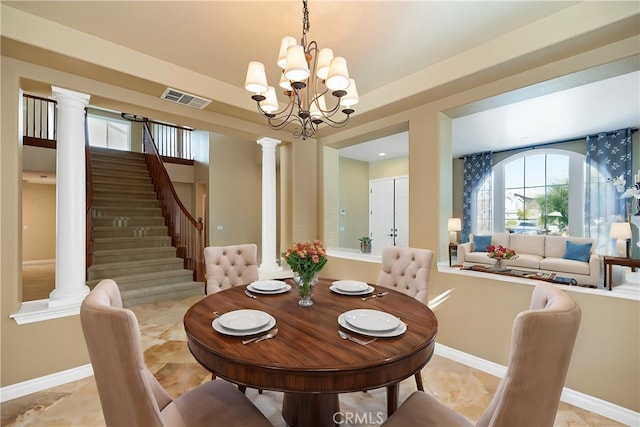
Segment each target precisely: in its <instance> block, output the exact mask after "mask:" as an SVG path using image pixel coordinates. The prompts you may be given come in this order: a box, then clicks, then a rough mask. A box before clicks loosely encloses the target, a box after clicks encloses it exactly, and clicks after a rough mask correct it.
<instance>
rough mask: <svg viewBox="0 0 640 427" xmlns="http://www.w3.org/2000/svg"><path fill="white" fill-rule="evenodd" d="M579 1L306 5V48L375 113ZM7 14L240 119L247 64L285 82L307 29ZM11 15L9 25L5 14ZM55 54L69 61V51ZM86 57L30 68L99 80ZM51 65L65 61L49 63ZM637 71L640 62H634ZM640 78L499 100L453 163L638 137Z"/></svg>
mask: <svg viewBox="0 0 640 427" xmlns="http://www.w3.org/2000/svg"><path fill="white" fill-rule="evenodd" d="M578 3H580V2H575V1H426V0H425V1H415V0H414V1H401V0H389V1H346V0H342V1H329V0H310V1H309V12H310V15H309V18H310V23H311V27H310V33H309V39H310V40H317V41H318V43H319V45H320V47H331V48H332V49H333V51H334V54H336V55H339V56H344V57H345V58H346V59H347V61H348V66H349V73H350V75H351V77H353V78H355V80H356V82H357V86H358V91H359V93H360V97H361V101H362V102H361V103H360V104H358V105H356V106H355V108H356V113H355V114H356V116H357V114H358V113H359V112H360V113H363V112H366V111H367V109H368V108H370V107H369V106H370V105H373V104H376V103H375V102H373V99H374V98H375V96H377V94H379V93H384V92H385V91H384V90H381V89H387V90H392V89H390V88H395V87H397V84H398V81H399V80H400V79H403V78H406V77H407V76H411V75H415V74H416V73H418V72H420V71H422V70H425V69H426V68H428V67H431V66H434V64H437V63H440V62H442V61H444V60H447V59H450V58H453V57H455V56H456V55H459V54H462V53H464V52H465V51H468V50H469V49H472V48H474V47H476V46H479V45H482V44H484V43H487V42H490V41H491V40H493V39H496V38H498V37H501V36H505V35H507V34H509V33H510V32H512V31H515V30H518V29H520V28H522V27H525V26H527V25H528V24H531V23H534V22H536V21H539V20H541V19H545V18H546V17H548V16H550V15H552V14H555V13H558V12H561V11H563V10H564V9H566V8H571V7H573V6H575V5H577V4H578ZM2 6H3V7H4V8H6V7H9V8H12V9H13V10H17V11H21V12H19V13H22V12H26V13H28V14H30V15H35V16H38V17H41V18H44V19H46V20H47V22H49V21H51V22H53V23H57V24H60V25H63V26H65V27H68V28H70V29H73V31H80V32H82V33H85V35H90V36H89V38H85V37H82V38H81V37H75V36H73V35H72V33H70V34H69V35H70V36H71V38H70V39H69V40H67V41H66V42H65V43H67V44H73V43H76V42H77V43H80V40H82V42H83V43H90V44H91V43H93V41H94V40H95V41H96V44H95V45H96V46H103V47H108V46H106V45H100V43H98V40H99V39H102V40H106V41H108V42H109V43H112V44H116V45H120V46H126V47H128V48H129V49H131V50H132V52H133V53H137V54H143V55H147V57H148V58H155V59H158V60H161V61H163V64H175V65H177V66H179V67H181V69H186V70H191V71H193V72H195V73H197V75H196V76H197V77H198V78H200V77H203V78H205V79H208V80H206V83H209V82H211V84H210V85H209V84H207V85H203V86H202V87H201V89H200V90H195V91H194V90H189V88H186V87H177V89H181V90H185V91H187V92H191V93H194V94H196V95H199V96H202V97H205V98H209V99H213V101H214V102H213V103H212V105H211V107H208V108H227V106H231V107H233V108H236V110H243V111H245V112H253V111H255V104H254V103H253V101H251V99H250V94H249V93H248V92H246V91H244V90H243V89H241V88H242V86H243V84H244V77H245V73H246V67H247V63H248V62H249V61H251V60H258V61H261V62H263V63H264V64H265V66H266V68H267V76H268V78H269V81H270V82H271V84H275V81H276V78H277V77H276V75H277V73H278V72H279V70H278V69H277V66H276V65H275V57H276V56H277V51H278V47H279V43H280V40H281V38H282V37H283V36H284V35H292V36H294V37H296V38H300V35H301V29H302V24H301V19H302V4H301V1H300V0H283V1H244V0H242V1H123V2H114V1H5V0H2ZM4 12H5V15H6V12H7V9H5V10H4ZM57 24H55V25H57ZM77 34H78V35H79V34H80V33H77ZM2 36H3V55H5V54H6V55H11V56H15V57H20V56H21V55H27V51H28V49H25V48H24V46H21V45H19V44H18V45H16V46H17V48H15V49H11V45H10V44H9V43H7V41H8V40H7V36H6V32H5V31H4V29H3V34H2ZM54 50H55V49H54ZM59 50H60V51H64V49H63V48H60V49H59ZM134 51H135V52H134ZM63 55H64V54H63ZM86 58H87V55H85V56H83V57H82V58H69V59H70V60H69V61H67V62H66V63H65V62H64V61H61V60H60V58H54V57H52V55H36V56H35V59H34V57H33V56H32V57H31V58H29V60H31V61H42V63H43V64H45V65H47V66H51V67H54V68H57V69H60V70H66V71H69V72H72V73H74V74H78V75H80V76H82V75H87V76H89V77H91V78H94V79H95V78H96V75H95V70H92V69H90V67H85V66H80V67H79V66H78V62H77V59H86ZM74 59H75V60H76V61H74ZM54 60H56V61H58V62H57V63H55V64H51V61H54ZM119 60H120V58H113V60H112V61H111V62H112V63H113V65H114V69H116V68H117V67H118V66H120V64H118V61H119ZM46 61H49V62H46ZM635 61H636V62H638V60H637V58H636V59H635ZM147 62H148V61H147ZM108 66H110V65H107V67H108ZM103 67H104V65H103ZM634 67H635V68H634V70H637V69H638V68H639V67H640V66H639V65H638V64H635V65H634ZM90 72H93V73H94V74H93V75H91V74H89V73H90ZM626 72H627V73H628V71H626ZM84 73H87V74H84ZM619 74H623V73H620V72H618V73H613V74H609V75H606V73H604V74H603V76H604V77H603V78H605V77H610V76H611V75H619ZM587 80H588V79H587ZM587 80H585V81H587ZM638 80H639V77H638V73H637V72H636V73H634V74H631V75H627V76H622V77H620V78H619V79H613V81H611V82H609V81H606V82H600V83H593V84H589V85H584V86H582V87H577V86H578V85H576V84H575V82H572V83H570V84H569V83H568V84H566V85H557V86H556V87H555V88H554V90H562V89H565V88H567V87H573V89H570V90H567V91H564V92H558V93H549V94H547V95H544V96H539V97H538V98H536V99H533V100H530V101H523V99H524V98H530V97H532V96H538V95H540V92H541V91H529V92H528V93H527V94H524V93H523V94H520V95H519V97H516V98H519V99H518V101H522V102H518V103H517V104H512V105H508V106H507V105H504V102H502V103H501V104H502V106H498V107H497V108H493V109H491V110H489V111H483V112H477V113H476V111H480V110H486V109H487V107H483V108H476V109H475V110H474V111H473V114H469V113H465V114H457V115H456V119H455V120H454V122H453V126H454V129H453V138H454V143H453V155H454V156H459V155H462V154H468V153H472V152H478V151H486V150H494V151H495V150H501V149H506V148H510V147H513V146H519V145H520V146H521V145H531V144H535V143H539V142H548V141H552V140H558V139H569V138H573V137H576V136H583V135H585V134H590V133H594V132H598V131H607V130H613V129H617V128H620V127H627V126H632V127H638V126H639V125H640V113H639V112H638V105H639V104H640V101H639V95H638V94H639V92H640V90H639V88H638ZM105 81H106V79H105ZM171 81H172V78H171V73H166V74H163V75H162V78H158V80H157V81H147V82H142V81H140V80H138V81H136V80H132V79H124V78H123V79H120V81H118V84H122V86H123V87H127V85H131V86H130V87H129V88H130V89H132V90H137V91H143V89H142V86H143V85H142V83H144V84H146V83H148V84H149V87H151V88H152V90H155V89H158V93H157V94H156V96H160V95H161V94H162V91H163V90H164V89H165V88H166V86H171V83H170V82H171ZM425 84H426V83H425ZM154 85H155V86H157V87H154ZM417 89H418V90H420V89H421V88H417ZM240 90H241V91H242V92H240ZM238 94H241V95H238ZM492 107H496V105H493V106H492ZM236 112H237V111H236ZM255 115H256V116H257V113H256V114H255ZM252 117H253V115H252ZM523 137H527V138H528V139H526V140H524V139H522V138H523ZM404 139H405V140H406V134H405V136H404ZM383 142H392V144H391V146H389V145H386V146H385V147H384V148H376V149H375V150H374V151H375V153H374V155H375V158H377V153H378V152H379V150H384V151H386V152H387V153H388V156H387V158H389V157H391V156H393V155H394V154H393V153H394V152H395V151H396V150H397V149H398V147H400V146H402V145H406V144H404V143H399V142H397V140H396V138H384V141H376V144H382V143H383ZM351 151H355V150H351Z"/></svg>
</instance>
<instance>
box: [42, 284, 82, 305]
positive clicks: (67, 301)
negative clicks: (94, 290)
mask: <svg viewBox="0 0 640 427" xmlns="http://www.w3.org/2000/svg"><path fill="white" fill-rule="evenodd" d="M88 293H89V287H88V286H86V285H85V286H83V287H82V288H79V289H76V290H74V291H73V292H71V293H63V292H60V290H59V289H54V290H53V291H52V292H51V293H50V294H49V307H51V308H58V307H66V306H73V305H78V306H79V305H80V304H81V303H82V301H83V300H84V297H86V296H87V294H88Z"/></svg>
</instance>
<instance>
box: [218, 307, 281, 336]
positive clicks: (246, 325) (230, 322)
mask: <svg viewBox="0 0 640 427" xmlns="http://www.w3.org/2000/svg"><path fill="white" fill-rule="evenodd" d="M270 318H271V316H270V315H269V314H268V313H265V312H264V311H260V310H235V311H230V312H229V313H225V314H223V315H222V316H220V317H219V318H218V321H219V322H220V325H221V326H222V327H223V328H225V329H229V330H233V331H248V330H252V329H258V328H260V327H262V326H264V325H266V324H267V323H269V320H271V319H270Z"/></svg>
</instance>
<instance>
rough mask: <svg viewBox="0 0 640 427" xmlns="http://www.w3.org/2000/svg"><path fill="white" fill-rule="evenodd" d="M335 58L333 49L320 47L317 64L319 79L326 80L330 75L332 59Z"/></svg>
mask: <svg viewBox="0 0 640 427" xmlns="http://www.w3.org/2000/svg"><path fill="white" fill-rule="evenodd" d="M332 59H333V51H332V50H331V49H329V48H327V47H325V48H324V49H320V53H318V65H317V66H316V67H317V69H316V76H318V78H319V79H322V80H325V79H326V78H327V76H328V75H329V67H330V66H331V60H332Z"/></svg>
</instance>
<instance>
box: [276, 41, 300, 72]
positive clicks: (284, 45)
mask: <svg viewBox="0 0 640 427" xmlns="http://www.w3.org/2000/svg"><path fill="white" fill-rule="evenodd" d="M295 44H296V39H295V38H293V37H291V36H284V37H283V38H282V41H281V42H280V52H279V53H278V67H280V69H282V70H284V67H285V65H286V64H287V49H289V46H293V45H295Z"/></svg>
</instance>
